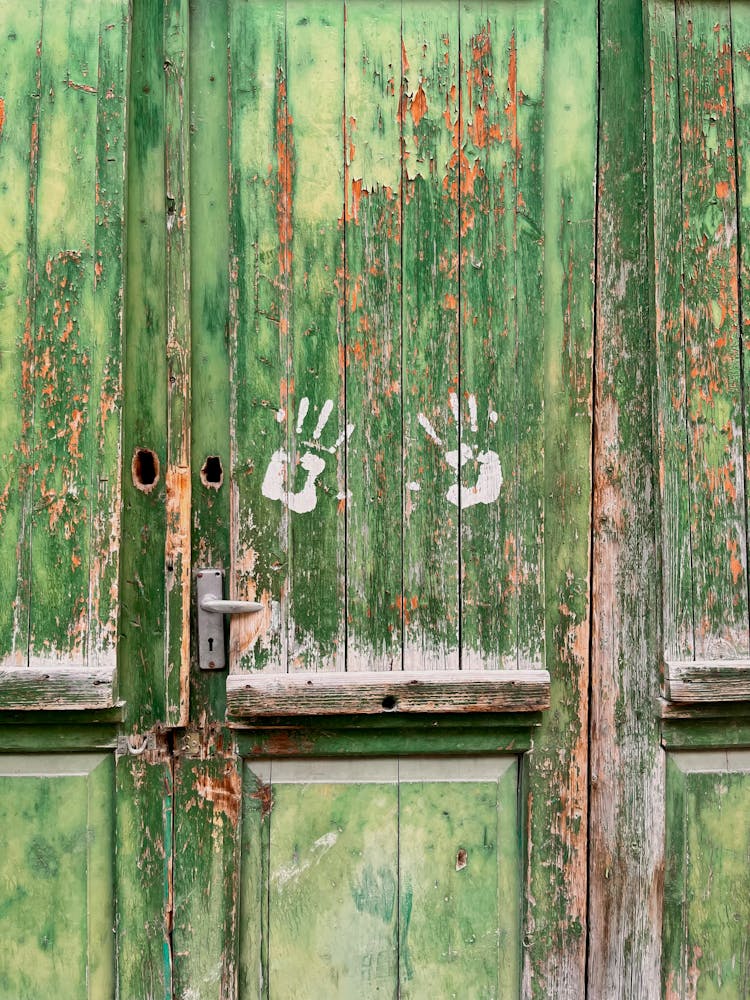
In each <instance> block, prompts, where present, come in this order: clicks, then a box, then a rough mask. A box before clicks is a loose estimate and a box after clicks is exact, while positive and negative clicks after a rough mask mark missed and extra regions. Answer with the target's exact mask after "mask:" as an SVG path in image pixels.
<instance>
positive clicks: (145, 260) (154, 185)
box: [118, 0, 168, 732]
mask: <svg viewBox="0 0 750 1000" xmlns="http://www.w3.org/2000/svg"><path fill="white" fill-rule="evenodd" d="M132 32H133V39H134V42H133V52H132V59H131V66H130V93H131V101H130V113H129V118H128V134H129V136H130V139H129V144H128V147H129V148H128V192H127V195H128V197H127V210H128V217H127V230H128V243H127V285H126V293H127V297H126V301H125V325H126V330H127V337H126V341H125V352H126V353H125V382H126V384H125V391H124V397H123V399H124V403H123V455H124V464H125V470H124V475H123V509H122V583H121V610H120V644H119V662H118V665H119V685H120V694H121V696H122V697H123V698H124V699H125V701H126V703H127V705H128V713H129V717H130V721H131V723H132V725H133V726H134V727H137V728H138V729H139V731H141V732H142V731H144V730H147V729H149V728H150V727H151V726H152V725H153V724H154V722H156V721H157V720H163V719H165V718H166V678H165V632H166V614H165V605H166V589H165V574H164V551H165V545H166V518H165V512H164V499H165V493H164V466H165V462H166V447H167V424H166V414H167V385H168V373H167V363H166V339H167V317H166V249H165V248H166V227H165V224H164V220H165V204H166V184H165V176H164V129H165V123H164V82H163V73H164V47H163V35H164V27H163V10H162V4H161V3H158V2H156V0H153V2H148V3H139V4H138V5H137V8H136V9H135V10H134V13H133V26H132ZM139 449H148V450H150V451H152V452H153V453H154V454H155V456H156V460H157V461H158V463H159V464H158V478H157V479H156V481H155V482H154V484H153V487H152V488H151V489H146V490H143V489H138V488H137V486H136V483H135V481H134V477H133V470H132V469H129V468H128V467H129V465H130V464H131V462H132V459H133V457H134V455H135V453H136V452H137V451H138V450H139Z"/></svg>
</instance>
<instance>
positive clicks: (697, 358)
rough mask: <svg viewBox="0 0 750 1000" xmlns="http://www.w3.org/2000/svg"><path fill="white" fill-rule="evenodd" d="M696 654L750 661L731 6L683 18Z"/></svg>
mask: <svg viewBox="0 0 750 1000" xmlns="http://www.w3.org/2000/svg"><path fill="white" fill-rule="evenodd" d="M677 47H678V53H677V55H678V68H679V74H678V78H679V96H680V121H681V124H682V129H681V135H682V207H683V212H682V215H683V216H684V218H685V220H686V226H685V229H684V249H683V283H684V323H685V326H684V329H685V334H684V335H685V371H686V378H687V420H688V443H689V456H688V461H689V468H690V481H691V539H692V568H693V595H694V596H693V599H694V609H693V618H694V627H695V655H696V656H697V657H698V658H699V659H700V658H703V657H706V658H711V657H717V656H728V657H730V658H731V657H732V656H733V655H739V656H743V655H744V656H746V655H747V652H748V644H749V643H750V636H749V635H748V597H747V551H746V550H747V545H746V517H745V495H744V494H745V490H744V474H743V461H744V456H743V450H742V444H741V441H742V424H743V417H744V414H743V411H742V400H741V396H740V357H739V329H738V322H739V320H738V300H737V286H738V277H739V276H738V260H737V204H736V162H735V155H734V154H733V150H734V120H733V108H732V101H731V99H730V94H731V88H732V58H731V49H730V12H729V4H728V3H725V4H717V5H712V6H708V7H707V6H706V5H705V4H699V3H698V4H685V5H683V6H681V7H680V9H679V12H678V17H677Z"/></svg>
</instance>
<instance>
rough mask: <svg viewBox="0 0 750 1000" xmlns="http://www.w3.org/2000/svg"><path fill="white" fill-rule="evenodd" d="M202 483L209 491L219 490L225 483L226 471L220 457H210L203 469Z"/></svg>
mask: <svg viewBox="0 0 750 1000" xmlns="http://www.w3.org/2000/svg"><path fill="white" fill-rule="evenodd" d="M201 482H202V483H203V485H204V486H206V487H207V488H208V489H209V490H218V489H219V487H220V486H221V484H222V483H223V482H224V469H223V468H222V466H221V459H220V458H219V456H218V455H209V456H208V457H207V458H206V461H205V462H204V463H203V468H202V469H201Z"/></svg>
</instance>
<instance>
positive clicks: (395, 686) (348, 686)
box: [227, 670, 550, 717]
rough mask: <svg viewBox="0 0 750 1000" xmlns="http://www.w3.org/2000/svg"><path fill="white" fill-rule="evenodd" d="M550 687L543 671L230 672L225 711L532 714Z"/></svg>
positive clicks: (235, 713) (545, 703)
mask: <svg viewBox="0 0 750 1000" xmlns="http://www.w3.org/2000/svg"><path fill="white" fill-rule="evenodd" d="M549 684H550V681H549V674H548V673H547V671H546V670H498V671H492V672H489V671H487V672H485V671H466V670H462V671H460V672H459V671H450V672H448V671H431V672H429V673H427V672H425V671H421V670H420V671H411V672H408V671H399V672H398V673H396V674H390V673H389V674H387V675H383V674H382V673H379V672H377V671H372V672H364V671H360V672H358V673H357V674H356V676H354V677H347V676H344V675H341V674H325V673H321V674H320V676H316V675H315V674H303V673H299V674H295V675H294V676H287V677H280V676H278V675H276V676H274V675H269V674H266V675H257V676H248V675H246V674H245V675H242V674H235V675H231V676H230V677H229V678H228V679H227V711H228V713H229V715H230V716H233V717H238V716H243V715H250V716H262V715H272V716H273V715H289V714H292V715H295V714H300V715H340V714H346V713H349V712H351V713H353V714H355V715H357V714H364V715H371V714H380V713H382V712H383V711H395V712H406V713H409V712H418V713H430V712H502V711H507V712H537V711H540V710H541V709H544V708H548V707H549Z"/></svg>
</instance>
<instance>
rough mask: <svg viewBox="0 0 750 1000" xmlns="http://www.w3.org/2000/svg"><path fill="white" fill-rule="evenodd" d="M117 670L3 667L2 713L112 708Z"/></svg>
mask: <svg viewBox="0 0 750 1000" xmlns="http://www.w3.org/2000/svg"><path fill="white" fill-rule="evenodd" d="M114 684H115V671H114V668H113V667H107V668H105V669H98V670H90V669H87V668H85V667H65V666H56V665H55V666H52V665H51V666H49V667H44V668H42V667H10V668H8V667H0V709H2V710H11V711H14V712H19V711H20V712H23V711H38V710H40V709H48V710H52V711H57V712H60V711H71V710H76V709H92V708H112V707H113V706H114V704H115V700H114Z"/></svg>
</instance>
